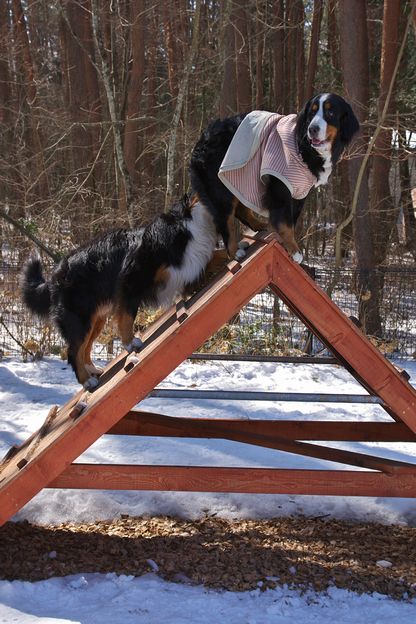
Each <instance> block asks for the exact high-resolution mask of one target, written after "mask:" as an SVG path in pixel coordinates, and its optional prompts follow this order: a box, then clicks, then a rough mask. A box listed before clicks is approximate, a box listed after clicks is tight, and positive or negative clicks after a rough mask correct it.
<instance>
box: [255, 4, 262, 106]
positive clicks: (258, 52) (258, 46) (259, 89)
mask: <svg viewBox="0 0 416 624" xmlns="http://www.w3.org/2000/svg"><path fill="white" fill-rule="evenodd" d="M259 12H260V7H259V2H258V0H257V3H256V108H257V109H259V110H261V109H262V108H263V106H264V86H263V81H264V77H263V54H264V34H263V29H264V26H263V24H262V22H261V20H260V17H259Z"/></svg>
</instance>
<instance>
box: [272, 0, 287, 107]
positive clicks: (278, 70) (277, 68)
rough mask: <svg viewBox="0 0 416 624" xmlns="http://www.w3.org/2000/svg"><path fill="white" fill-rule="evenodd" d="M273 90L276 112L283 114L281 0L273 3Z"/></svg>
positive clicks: (282, 5)
mask: <svg viewBox="0 0 416 624" xmlns="http://www.w3.org/2000/svg"><path fill="white" fill-rule="evenodd" d="M273 26H274V36H273V68H274V72H273V88H274V108H275V110H276V112H278V113H283V112H285V67H286V65H285V39H286V33H285V15H284V4H283V0H275V3H274V20H273Z"/></svg>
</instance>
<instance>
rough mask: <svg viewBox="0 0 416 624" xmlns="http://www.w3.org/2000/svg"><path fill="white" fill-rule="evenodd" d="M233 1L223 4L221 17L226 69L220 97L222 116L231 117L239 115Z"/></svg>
mask: <svg viewBox="0 0 416 624" xmlns="http://www.w3.org/2000/svg"><path fill="white" fill-rule="evenodd" d="M231 4H232V1H231V0H226V2H225V3H223V4H222V16H221V28H222V36H221V48H222V59H223V60H222V66H223V68H224V70H223V71H224V73H223V79H222V86H221V95H220V106H219V108H220V116H221V117H229V116H230V115H235V114H236V113H237V108H238V106H237V74H236V60H235V38H234V25H233V22H232V14H231Z"/></svg>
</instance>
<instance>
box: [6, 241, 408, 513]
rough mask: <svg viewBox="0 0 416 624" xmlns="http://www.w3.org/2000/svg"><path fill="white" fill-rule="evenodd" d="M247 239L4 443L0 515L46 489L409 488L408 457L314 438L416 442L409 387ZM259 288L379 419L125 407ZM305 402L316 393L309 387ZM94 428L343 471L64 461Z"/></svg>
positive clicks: (298, 273) (274, 253)
mask: <svg viewBox="0 0 416 624" xmlns="http://www.w3.org/2000/svg"><path fill="white" fill-rule="evenodd" d="M247 242H248V244H249V247H248V250H247V257H246V258H245V259H244V261H242V262H241V263H239V262H237V261H233V262H230V263H229V264H228V265H227V267H226V268H225V269H224V270H223V271H222V272H221V273H219V274H218V275H217V276H216V277H215V278H214V279H213V280H212V281H211V282H210V283H209V284H208V285H207V286H206V287H205V288H203V289H202V290H201V291H200V292H198V293H197V294H196V295H194V296H193V297H191V298H190V299H188V300H187V301H180V302H179V303H178V304H177V305H176V306H175V307H173V308H171V309H170V310H169V311H168V312H166V313H165V314H164V315H163V316H162V317H161V318H160V319H159V320H157V321H156V322H155V323H154V324H153V325H151V326H150V327H149V328H148V330H147V331H146V332H145V334H144V336H143V339H144V348H143V350H142V351H141V352H140V353H139V354H136V355H134V354H133V355H132V356H127V354H126V353H124V354H121V355H120V356H119V357H117V358H115V359H114V360H113V361H112V362H111V363H110V364H109V365H108V366H107V367H106V369H105V371H104V373H103V375H102V377H100V383H99V386H98V387H97V388H96V389H95V390H94V392H91V393H90V392H86V391H83V390H82V391H80V392H78V393H77V394H76V396H74V397H73V398H72V399H71V400H70V401H68V403H66V404H65V405H64V406H63V407H57V406H55V407H53V408H52V409H51V410H50V412H49V414H48V415H47V417H46V420H45V422H44V424H43V425H42V427H41V428H40V429H39V430H38V431H36V432H35V433H34V434H33V435H32V436H31V437H30V438H29V439H28V440H26V441H25V442H24V443H22V444H21V445H20V446H18V447H17V446H16V447H12V448H11V449H10V450H9V451H8V453H7V454H6V456H5V457H4V459H3V461H2V464H1V466H0V524H2V523H4V522H5V521H7V520H8V519H9V518H10V517H11V516H13V514H15V513H16V512H17V511H18V510H19V509H21V508H22V507H23V505H25V504H26V503H27V502H28V501H29V500H30V499H31V498H33V496H35V495H36V494H37V493H38V492H39V491H40V490H41V489H43V488H45V487H52V488H86V489H111V490H114V489H125V490H179V491H201V492H203V491H205V492H209V491H210V492H214V491H215V492H246V493H274V494H288V493H290V494H312V495H342V496H347V495H352V496H400V497H416V464H411V463H406V462H399V461H393V460H389V459H386V458H382V457H377V456H373V455H367V454H363V453H355V452H351V451H346V450H341V449H335V448H331V447H329V446H325V445H324V444H317V443H316V442H319V441H325V442H331V441H358V440H361V441H390V442H393V441H407V442H409V441H410V442H416V391H415V390H414V388H412V386H411V385H410V384H409V383H408V381H407V380H406V378H405V377H404V376H403V375H401V374H400V372H399V371H398V370H396V368H395V367H394V366H393V365H392V364H391V363H390V362H389V361H388V360H386V359H385V358H384V357H383V356H382V355H381V353H380V352H379V351H378V350H377V349H376V348H375V347H374V346H373V345H372V344H371V343H370V342H369V340H368V339H367V338H366V337H365V336H364V335H363V334H362V333H361V332H360V330H359V329H357V327H356V326H355V325H354V324H353V323H352V322H351V321H350V320H349V319H348V318H347V317H346V316H345V315H344V314H343V313H342V312H341V311H340V310H339V308H338V307H337V306H336V305H335V304H334V303H333V302H332V301H331V300H330V299H329V297H328V296H327V295H326V294H325V293H324V292H323V291H322V290H321V289H320V288H319V287H318V286H317V285H316V284H315V283H314V282H313V280H312V279H311V278H310V277H309V276H308V275H307V273H306V272H305V271H304V270H303V269H302V268H301V267H300V266H299V265H297V264H295V263H294V262H293V260H292V259H291V258H289V256H288V255H287V253H286V252H285V250H284V249H283V247H282V246H281V245H280V243H279V242H278V240H277V237H276V235H274V234H269V235H264V236H263V235H257V236H255V237H253V238H251V239H248V240H247ZM268 286H269V287H270V288H271V290H272V291H273V292H274V293H275V294H276V295H278V296H279V297H280V298H281V299H282V300H283V302H284V303H285V304H286V305H287V306H288V307H289V308H290V309H291V310H292V311H293V312H294V314H296V315H297V316H298V317H299V318H300V319H301V320H302V321H303V323H304V324H305V325H306V326H307V327H308V328H309V329H310V330H311V331H312V332H313V333H314V334H315V335H316V336H317V337H318V338H319V340H321V342H322V343H324V344H325V345H326V346H327V348H328V349H329V350H330V351H331V352H332V354H333V356H334V357H335V358H336V360H337V362H338V363H339V364H341V365H343V366H344V367H345V368H346V369H347V370H348V371H349V372H350V373H351V374H352V375H353V376H354V377H355V378H356V379H357V380H358V381H359V382H360V383H361V385H362V386H363V388H364V389H365V390H366V391H367V392H368V395H367V394H364V395H358V396H362V397H365V398H363V399H362V400H361V399H359V401H360V402H372V403H375V404H377V405H380V406H381V407H382V408H383V409H384V410H385V411H386V412H387V414H388V415H389V417H390V420H389V421H374V422H354V421H349V422H326V421H323V420H321V421H307V422H305V421H295V420H252V421H250V420H246V419H244V420H236V419H217V418H216V419H209V418H188V417H181V416H175V417H173V416H167V415H164V414H154V413H151V412H145V411H143V410H140V409H138V408H137V407H136V408H135V406H137V404H138V403H139V402H140V401H142V400H143V399H144V398H145V397H147V396H148V395H149V394H150V393H152V392H154V391H155V388H156V386H157V385H158V384H159V383H160V382H161V381H162V380H163V379H165V378H166V377H167V375H169V374H170V373H171V372H172V371H173V370H174V369H175V368H176V367H177V366H178V365H179V364H180V363H181V362H183V361H184V360H185V359H186V358H187V357H188V356H189V355H190V354H192V353H193V351H195V349H197V348H198V347H200V346H201V345H202V344H203V343H204V342H205V340H207V339H208V338H209V337H210V336H211V335H212V334H213V333H215V332H216V331H217V330H218V329H219V328H220V327H221V326H222V325H224V323H226V322H227V321H228V320H229V319H230V318H232V317H233V316H234V315H235V314H237V313H238V312H239V310H240V309H241V308H242V307H243V306H244V305H245V304H246V303H247V302H248V301H250V299H252V298H253V297H254V296H255V295H256V294H257V293H259V292H261V291H262V290H264V289H265V288H266V287H268ZM156 392H159V390H157V391H156ZM263 394H264V393H263ZM272 394H276V393H272ZM191 396H192V395H191ZM276 396H277V398H279V399H281V398H282V396H278V395H276ZM276 396H274V397H269V398H273V399H274V400H275V399H276ZM228 398H230V397H228ZM263 398H264V397H263ZM302 398H303V399H304V398H305V397H301V399H302ZM309 398H310V397H309ZM348 398H350V397H348V396H347V397H345V400H346V401H347V400H348ZM222 399H223V400H225V395H222ZM315 400H316V401H317V402H319V401H320V400H325V399H324V397H323V396H322V395H316V397H315ZM104 434H111V435H145V436H171V437H187V438H191V437H195V438H225V439H228V440H234V441H237V442H243V443H246V444H254V445H259V446H264V447H267V448H271V449H278V450H280V451H286V452H289V453H294V454H297V455H303V456H309V457H315V458H319V459H320V460H327V461H329V462H337V463H341V464H345V465H346V466H348V467H354V469H350V468H348V469H343V470H330V469H324V470H321V469H319V470H306V469H285V468H278V469H277V468H247V467H244V468H234V467H233V468H230V467H201V466H160V465H158V466H149V465H98V464H85V463H74V462H75V460H76V459H77V458H78V457H79V456H80V455H81V454H82V453H83V452H84V451H86V450H87V449H88V448H89V447H90V446H91V445H92V444H93V443H94V442H95V441H96V440H97V439H98V438H99V437H100V436H102V435H104ZM311 441H313V442H311ZM357 468H359V469H358V470H357Z"/></svg>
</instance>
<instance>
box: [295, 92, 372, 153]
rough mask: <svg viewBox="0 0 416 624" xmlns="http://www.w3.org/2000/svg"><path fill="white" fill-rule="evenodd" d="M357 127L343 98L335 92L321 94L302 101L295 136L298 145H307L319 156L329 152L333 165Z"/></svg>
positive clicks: (356, 130)
mask: <svg viewBox="0 0 416 624" xmlns="http://www.w3.org/2000/svg"><path fill="white" fill-rule="evenodd" d="M359 128H360V126H359V123H358V120H357V118H356V116H355V115H354V112H353V110H352V108H351V106H350V105H349V104H348V102H346V101H345V100H344V98H342V97H341V96H339V95H336V94H335V93H323V94H321V95H316V96H314V97H313V98H311V99H310V100H309V101H308V102H306V104H305V106H304V108H303V109H302V111H301V112H300V113H299V115H298V118H297V122H296V137H297V140H298V143H299V144H300V145H301V144H303V145H304V144H305V143H306V144H308V145H309V146H310V147H311V148H313V149H314V150H316V152H317V153H318V154H319V155H320V156H322V157H325V156H327V155H329V154H331V156H332V162H333V163H334V164H335V162H336V161H337V160H338V158H339V157H340V155H341V153H342V152H343V150H344V148H345V147H346V146H347V145H348V143H349V142H350V141H351V139H352V137H353V136H354V134H355V133H356V132H358V130H359Z"/></svg>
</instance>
